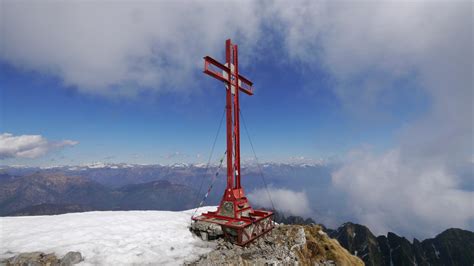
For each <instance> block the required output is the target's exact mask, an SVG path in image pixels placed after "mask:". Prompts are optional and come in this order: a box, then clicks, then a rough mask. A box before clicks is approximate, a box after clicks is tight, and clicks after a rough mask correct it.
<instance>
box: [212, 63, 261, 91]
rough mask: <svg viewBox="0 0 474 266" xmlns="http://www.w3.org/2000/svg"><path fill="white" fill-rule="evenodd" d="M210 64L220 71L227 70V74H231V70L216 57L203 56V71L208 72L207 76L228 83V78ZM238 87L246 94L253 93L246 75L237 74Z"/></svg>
mask: <svg viewBox="0 0 474 266" xmlns="http://www.w3.org/2000/svg"><path fill="white" fill-rule="evenodd" d="M210 65H213V66H215V67H217V68H219V69H221V70H222V71H224V72H227V74H228V75H229V74H231V70H230V69H229V68H228V67H227V66H225V65H223V64H221V63H219V62H218V61H217V60H216V59H214V58H212V57H210V56H205V57H204V73H206V74H208V75H209V76H211V77H214V78H216V79H218V80H220V81H222V82H225V83H229V80H228V78H226V77H224V75H223V74H222V73H220V72H217V71H214V70H212V69H211V68H210ZM239 81H240V82H239V89H240V90H241V91H242V92H244V93H246V94H248V95H253V88H252V85H253V83H252V82H251V81H250V80H248V79H247V78H246V77H244V76H242V75H240V74H239Z"/></svg>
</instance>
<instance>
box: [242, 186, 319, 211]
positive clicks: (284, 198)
mask: <svg viewBox="0 0 474 266" xmlns="http://www.w3.org/2000/svg"><path fill="white" fill-rule="evenodd" d="M268 190H269V191H268V193H270V195H271V200H270V197H269V196H268V193H267V191H266V190H265V189H257V190H254V191H252V192H250V193H249V194H248V195H247V196H248V198H249V200H250V202H251V203H252V204H253V205H256V206H261V207H265V208H272V201H273V204H274V205H275V209H276V210H277V211H280V212H283V213H285V214H287V215H298V216H302V217H308V216H309V215H311V214H312V210H311V207H310V204H309V201H308V197H307V196H306V193H305V192H304V191H300V192H298V191H293V190H289V189H283V188H269V189H268Z"/></svg>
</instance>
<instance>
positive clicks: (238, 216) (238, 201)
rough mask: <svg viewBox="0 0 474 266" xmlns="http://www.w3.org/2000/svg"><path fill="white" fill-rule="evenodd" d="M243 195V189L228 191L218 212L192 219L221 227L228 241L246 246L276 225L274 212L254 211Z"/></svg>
mask: <svg viewBox="0 0 474 266" xmlns="http://www.w3.org/2000/svg"><path fill="white" fill-rule="evenodd" d="M241 195H243V190H242V189H228V190H226V193H225V194H224V197H223V199H222V201H221V204H220V206H219V207H218V208H217V211H215V212H207V213H203V214H201V215H200V216H197V217H193V218H192V219H193V220H194V221H195V222H199V221H202V222H208V223H214V224H218V225H220V226H221V228H222V231H223V232H224V237H225V238H226V239H227V240H229V241H230V242H232V243H234V244H237V245H240V246H244V245H246V244H248V243H250V242H251V241H253V240H255V239H257V238H258V237H260V236H262V235H264V234H265V233H267V232H269V231H271V230H272V229H273V227H274V225H273V212H271V211H261V210H253V209H252V207H250V205H249V203H248V200H247V198H246V197H240V196H241ZM236 196H237V197H236Z"/></svg>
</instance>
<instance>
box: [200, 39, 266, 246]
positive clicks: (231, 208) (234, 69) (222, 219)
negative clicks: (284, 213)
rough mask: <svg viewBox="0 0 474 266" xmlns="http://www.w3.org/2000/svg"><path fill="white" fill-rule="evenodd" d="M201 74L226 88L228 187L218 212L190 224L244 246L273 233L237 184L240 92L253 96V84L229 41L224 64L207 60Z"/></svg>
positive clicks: (204, 215)
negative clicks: (213, 228)
mask: <svg viewBox="0 0 474 266" xmlns="http://www.w3.org/2000/svg"><path fill="white" fill-rule="evenodd" d="M204 73H206V74H208V75H209V76H211V77H213V78H216V79H218V80H220V81H222V82H224V84H225V87H226V128H227V134H226V136H227V187H226V189H225V191H224V195H223V196H222V200H221V202H220V205H219V207H218V208H217V211H215V212H207V213H203V214H201V215H200V216H198V217H193V220H194V221H195V222H196V223H213V224H218V225H220V226H221V228H222V231H223V233H224V237H225V238H226V239H228V240H229V241H231V242H233V243H235V244H238V245H245V244H247V243H249V242H251V241H252V240H254V239H256V238H258V237H260V236H262V235H263V234H265V233H267V232H269V231H271V230H272V229H273V221H272V218H273V213H272V212H270V211H263V210H254V209H252V207H251V206H250V204H249V202H248V200H247V198H246V197H245V193H244V189H243V188H242V185H241V183H240V179H241V171H240V124H239V114H240V110H239V92H240V91H242V92H244V93H245V94H247V95H253V87H252V85H253V83H252V82H251V81H250V80H248V79H247V78H245V77H244V76H242V75H240V74H239V60H238V49H237V45H236V44H233V43H232V42H231V40H230V39H229V40H227V41H226V42H225V64H222V63H219V62H218V61H217V60H215V59H213V58H212V57H210V56H206V57H204Z"/></svg>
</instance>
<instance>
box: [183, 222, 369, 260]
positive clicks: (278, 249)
mask: <svg viewBox="0 0 474 266" xmlns="http://www.w3.org/2000/svg"><path fill="white" fill-rule="evenodd" d="M215 242H216V244H217V246H216V249H215V250H213V251H211V252H210V253H208V254H206V255H204V256H203V257H201V258H200V259H199V260H198V261H195V262H192V263H190V265H223V264H225V265H229V264H230V265H288V264H295V263H299V264H301V265H364V263H363V262H362V260H360V259H359V258H357V257H356V256H353V255H351V254H350V253H349V252H348V251H347V250H345V249H344V248H343V247H341V245H340V244H339V243H338V242H337V241H336V240H334V239H331V238H330V237H329V236H328V235H327V234H326V233H325V232H323V230H322V227H321V226H319V225H278V226H276V227H275V229H273V230H272V231H271V233H269V234H267V235H265V236H263V237H261V238H259V239H257V240H255V241H254V242H252V243H250V244H249V245H248V246H245V247H240V246H237V245H233V244H231V243H229V242H226V241H224V240H223V239H218V240H216V241H215Z"/></svg>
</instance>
